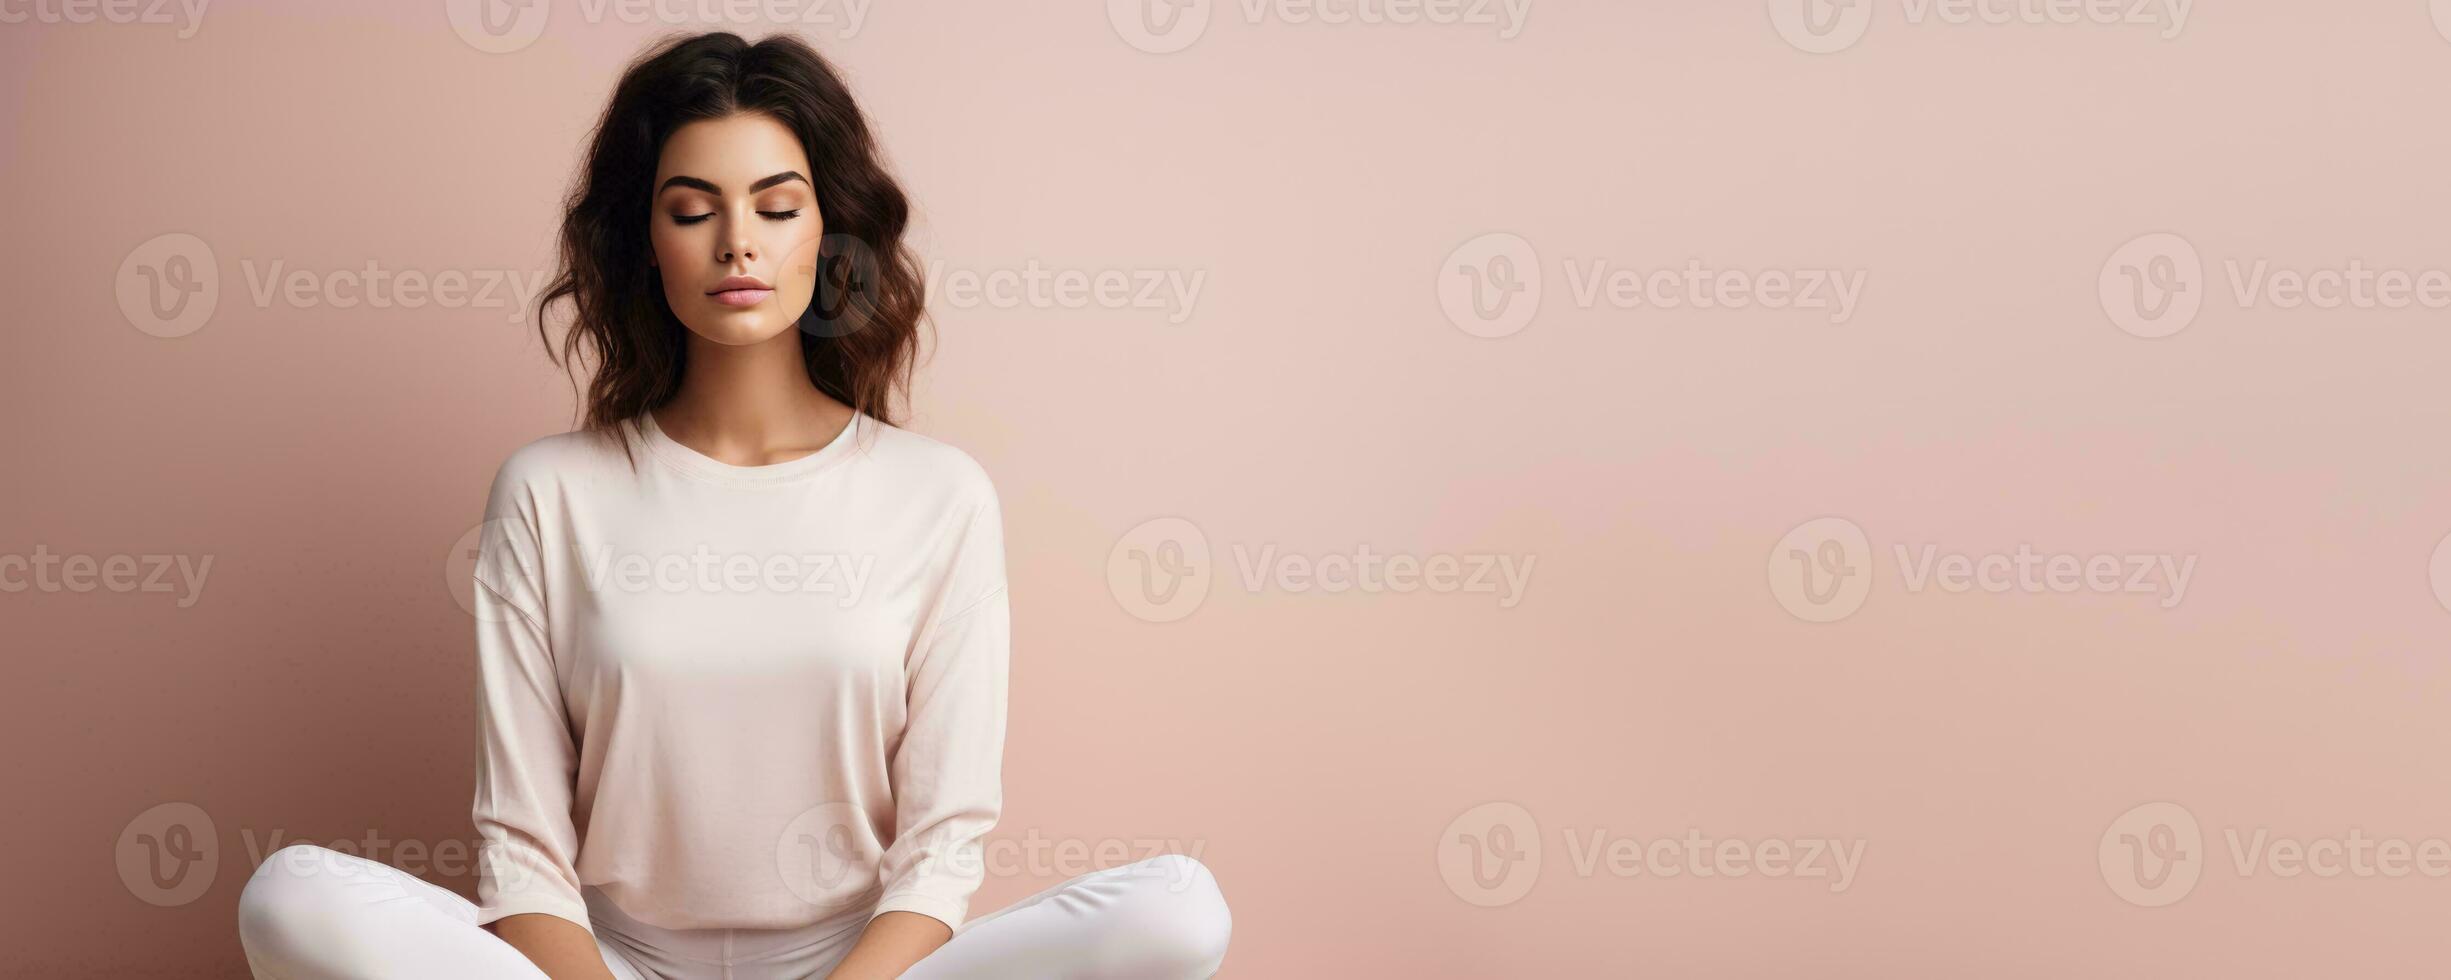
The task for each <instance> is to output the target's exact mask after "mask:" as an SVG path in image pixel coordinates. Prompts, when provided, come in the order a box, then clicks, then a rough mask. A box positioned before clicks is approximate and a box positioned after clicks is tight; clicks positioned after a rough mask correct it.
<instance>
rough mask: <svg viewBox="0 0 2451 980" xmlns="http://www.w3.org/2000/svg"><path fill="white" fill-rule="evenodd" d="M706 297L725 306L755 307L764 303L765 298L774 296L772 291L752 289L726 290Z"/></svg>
mask: <svg viewBox="0 0 2451 980" xmlns="http://www.w3.org/2000/svg"><path fill="white" fill-rule="evenodd" d="M707 295H708V296H709V297H712V298H713V299H714V300H715V302H718V303H721V304H723V305H725V306H756V305H757V304H759V303H763V302H765V301H766V297H768V296H772V295H774V290H771V289H754V288H751V289H726V290H724V291H722V292H717V293H708V294H707Z"/></svg>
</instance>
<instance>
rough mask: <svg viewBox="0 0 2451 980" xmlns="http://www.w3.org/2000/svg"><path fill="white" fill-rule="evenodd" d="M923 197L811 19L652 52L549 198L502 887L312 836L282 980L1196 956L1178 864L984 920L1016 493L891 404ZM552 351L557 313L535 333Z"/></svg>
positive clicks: (280, 967)
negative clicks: (556, 239) (560, 312)
mask: <svg viewBox="0 0 2451 980" xmlns="http://www.w3.org/2000/svg"><path fill="white" fill-rule="evenodd" d="M907 214H908V204H907V202H906V201H905V199H904V197H903V194H902V192H901V190H900V189H899V188H898V187H897V186H896V185H895V183H894V181H893V179H892V178H891V177H890V176H889V175H887V173H886V172H885V171H884V169H883V167H882V165H881V163H880V161H879V160H878V151H877V148H876V146H875V143H874V141H873V139H872V138H871V136H870V135H869V132H868V128H867V124H866V123H865V121H864V120H863V119H862V117H861V114H860V112H859V110H858V108H857V107H856V106H855V105H854V104H853V102H852V99H851V96H850V94H849V92H848V91H847V90H846V89H845V87H844V86H843V84H842V82H841V81H840V79H838V78H837V77H836V76H835V74H834V72H833V71H832V70H831V69H830V68H829V67H828V66H827V65H826V64H825V62H824V61H823V60H822V59H820V58H819V57H818V56H817V54H816V53H815V52H814V51H812V50H810V49H809V48H808V47H807V46H805V45H804V44H802V43H800V42H798V41H796V40H793V39H790V38H788V37H775V38H769V39H767V40H765V41H762V42H760V43H757V44H754V45H752V44H749V43H747V42H745V41H743V40H742V39H740V38H739V37H736V36H734V35H731V34H727V33H714V34H705V35H699V36H695V37H686V38H680V39H676V40H673V41H670V42H667V43H665V44H663V45H661V46H660V47H659V48H657V49H656V50H654V51H651V52H649V53H648V54H647V55H646V56H644V57H642V58H641V59H640V60H639V61H638V62H636V63H635V64H633V65H632V66H631V67H630V69H629V71H628V72H627V73H626V74H625V75H624V77H623V78H622V80H621V82H620V84H619V86H618V87H617V89H616V90H615V92H614V95H613V100H612V104H611V105H610V106H609V107H608V108H607V109H606V111H605V114H604V117H603V119H602V121H601V122H600V124H599V125H598V127H597V130H596V132H595V136H594V142H593V145H592V147H591V149H590V151H589V154H588V158H587V162H586V169H585V172H584V174H583V177H582V180H581V182H580V184H579V186H578V188H577V189H576V190H575V191H574V193H573V194H572V196H571V198H570V200H569V202H568V213H567V214H566V215H565V217H564V220H563V223H562V237H561V259H562V265H563V269H562V271H561V275H560V277H559V278H558V280H557V281H556V282H555V284H554V288H553V289H551V290H550V291H548V292H547V293H546V295H545V297H544V299H543V301H542V302H541V303H540V304H539V308H538V313H539V319H540V321H541V320H542V319H543V312H544V309H545V307H546V306H547V305H549V304H551V303H552V302H554V301H556V300H560V299H567V300H569V301H570V302H571V304H572V307H573V310H574V313H575V316H574V319H573V321H572V323H571V324H570V327H569V332H568V334H567V335H566V336H565V337H564V338H563V340H562V344H561V348H560V350H559V352H558V353H556V354H555V359H556V361H557V362H559V363H564V364H566V365H570V366H573V367H575V366H576V365H577V364H578V363H580V362H581V361H588V362H591V363H592V365H593V376H592V378H591V380H590V383H589V384H588V386H587V396H586V402H587V408H586V418H585V423H584V425H583V427H582V428H581V429H580V430H579V431H575V432H570V433H564V434H561V435H556V436H551V437H547V438H544V439H540V440H537V441H536V442H533V443H530V444H528V445H527V446H524V447H522V448H521V449H519V450H518V451H517V452H515V453H513V454H512V455H511V457H510V458H509V459H508V460H507V461H506V462H505V463H504V464H503V465H502V468H501V470H500V472H499V473H498V474H497V475H496V477H495V479H494V483H493V487H492V491H491V495H490V498H489V500H488V503H487V505H486V522H485V524H484V525H483V531H482V535H481V538H480V542H481V543H480V545H479V547H478V557H477V569H476V574H475V577H476V590H475V602H476V605H475V607H474V612H475V613H476V616H477V620H478V626H477V657H478V676H479V683H478V694H479V701H478V709H479V710H478V739H477V760H476V762H477V782H476V803H475V807H474V813H473V815H474V818H475V822H476V826H477V829H478V832H479V834H480V837H481V838H482V841H481V843H482V847H481V850H480V860H479V879H478V888H477V891H478V900H477V901H476V902H475V903H470V902H468V901H467V900H465V899H462V898H460V897H459V896H457V895H455V894H453V893H451V892H450V891H448V890H446V889H443V888H441V887H439V886H436V885H433V884H430V883H428V882H425V881H423V880H420V879H418V878H416V877H414V876H412V875H409V874H406V873H404V872H401V871H399V870H398V869H395V868H392V867H390V866H388V865H384V864H381V863H379V862H374V861H369V860H366V859H363V858H358V857H355V856H352V855H347V854H341V853H338V852H335V851H331V850H328V849H325V848H320V847H315V846H313V845H296V846H293V847H291V848H287V849H284V850H282V851H279V852H276V853H275V854H274V855H272V857H271V858H270V859H268V860H266V861H265V863H264V865H263V867H261V868H260V869H258V871H257V873H256V875H255V877H254V878H252V879H251V880H250V881H249V882H248V885H247V887H246V890H245V892H244V894H243V896H242V898H241V900H240V924H241V930H240V932H241V939H242V941H243V943H244V945H245V947H246V952H247V958H248V962H249V964H250V966H251V967H252V969H253V970H254V971H255V974H256V976H258V977H278V978H285V980H306V978H320V977H374V976H383V977H392V976H398V977H438V978H470V977H475V978H482V977H526V978H533V977H538V976H546V977H553V978H578V977H591V978H602V977H608V976H609V977H619V978H624V980H630V978H646V977H729V978H742V980H746V978H752V977H777V978H780V977H794V978H797V977H809V976H831V977H833V978H835V980H869V978H881V977H894V976H905V977H917V978H954V977H1117V978H1122V977H1132V978H1170V977H1184V978H1191V977H1205V976H1209V975H1211V974H1213V973H1214V972H1215V971H1216V969H1217V966H1218V964H1219V963H1220V961H1222V959H1223V957H1224V953H1225V946H1226V942H1227V939H1228V937H1229V935H1230V933H1231V928H1232V924H1231V919H1230V917H1229V915H1228V913H1227V910H1226V907H1225V903H1224V899H1223V898H1222V897H1221V895H1220V894H1219V892H1218V890H1217V886H1216V881H1215V878H1214V877H1213V876H1212V875H1211V874H1210V873H1209V872H1208V870H1207V869H1206V868H1204V867H1202V866H1201V865H1200V864H1199V863H1198V862H1196V861H1193V860H1192V859H1190V858H1187V857H1183V856H1180V855H1168V856H1165V857H1160V858H1153V859H1150V860H1147V861H1143V862H1140V863H1137V864H1132V865H1125V866H1122V867H1117V868H1110V869H1106V870H1103V871H1097V872H1092V873H1089V874H1085V875H1081V876H1079V877H1076V878H1073V879H1072V880H1070V881H1066V882H1064V883H1062V884H1059V885H1057V886H1055V887H1053V888H1050V889H1048V890H1046V891H1043V892H1041V893H1039V894H1038V895H1035V896H1033V897H1031V898H1028V899H1024V900H1023V901H1021V902H1020V903H1017V904H1016V905H1014V906H1011V907H1009V908H1006V909H1004V910H1002V911H999V912H997V913H995V914H993V915H988V916H985V917H982V918H977V919H969V920H967V921H966V920H965V917H966V913H967V911H968V905H969V901H970V898H971V895H972V894H973V893H974V892H975V891H976V889H977V887H978V885H979V882H980V880H981V878H982V877H983V876H984V873H985V868H984V866H983V862H982V861H981V859H980V851H981V849H980V840H981V838H982V837H983V836H984V835H985V834H986V833H987V831H988V830H989V829H990V828H991V827H992V826H994V824H995V822H996V820H997V818H998V815H999V813H1000V812H1001V809H1002V785H1001V760H1002V754H1003V740H1004V727H1005V725H1004V722H1005V687H1006V676H1007V674H1006V671H1007V660H1008V633H1007V627H1008V622H1009V612H1008V608H1007V595H1006V591H1005V575H1004V551H1003V533H1002V520H1001V514H1000V508H999V505H998V500H997V495H996V492H995V489H994V487H993V486H992V485H991V484H990V482H989V480H988V478H987V476H986V474H985V473H984V472H983V471H982V470H981V469H980V467H979V466H978V464H977V463H976V462H974V461H973V460H972V459H971V458H970V457H969V456H968V455H966V454H964V453H963V452H961V451H960V450H957V449H954V448H952V447H950V446H947V445H944V444H942V443H939V442H936V441H934V440H931V439H928V438H926V437H923V436H920V435H917V434H915V433H911V432H908V431H905V430H902V429H899V428H896V427H894V426H893V425H891V424H889V423H890V422H891V421H892V420H893V417H894V412H893V405H892V403H893V402H894V401H895V400H896V399H897V398H900V397H906V395H907V386H908V382H909V376H910V371H911V366H912V363H913V360H914V352H915V349H916V347H917V344H918V324H919V321H920V318H921V312H922V298H923V297H922V290H921V284H920V279H919V275H918V271H917V263H916V262H915V261H914V260H913V259H912V258H911V256H910V254H909V253H908V252H907V251H906V249H905V247H904V245H903V243H902V234H903V229H904V224H905V221H906V218H907ZM547 347H548V350H549V351H550V350H552V347H553V345H552V338H551V337H550V336H548V337H547Z"/></svg>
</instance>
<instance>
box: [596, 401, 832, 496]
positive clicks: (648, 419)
mask: <svg viewBox="0 0 2451 980" xmlns="http://www.w3.org/2000/svg"><path fill="white" fill-rule="evenodd" d="M868 423H869V419H868V415H867V413H865V412H862V411H860V410H858V409H852V410H851V421H849V422H846V423H844V424H843V427H842V431H840V432H837V433H835V434H834V438H833V439H832V440H831V441H829V442H827V443H826V444H825V445H824V446H821V447H819V448H818V449H817V451H816V452H813V453H809V454H808V455H806V456H801V457H799V458H797V459H787V460H784V461H782V462H780V463H767V464H765V465H763V466H742V465H740V464H737V463H727V462H724V461H723V460H720V459H716V458H715V457H713V456H709V455H707V454H705V453H702V452H699V451H697V450H695V449H691V448H689V447H688V446H685V445H682V444H681V441H680V440H678V439H674V438H673V437H672V436H671V435H669V434H667V433H665V432H664V427H663V426H660V425H657V424H656V423H655V413H654V412H653V411H642V412H639V413H638V428H639V434H640V435H641V436H643V437H644V438H645V440H646V443H647V450H648V451H649V452H651V453H653V454H654V455H655V457H656V458H657V459H660V460H663V461H664V462H665V463H667V464H669V465H671V466H672V467H673V468H674V469H677V470H680V471H681V472H682V473H683V474H685V475H688V476H692V477H696V478H698V479H701V480H706V481H709V482H712V483H721V484H726V485H730V486H742V487H769V486H776V485H778V484H785V483H797V482H799V481H801V480H805V479H808V478H809V477H812V476H815V475H817V474H818V473H820V472H823V471H824V470H826V469H828V468H830V467H832V466H833V465H834V464H835V463H837V462H840V461H841V460H842V458H843V457H844V456H846V455H848V454H849V453H850V451H851V445H852V443H853V441H854V440H855V438H856V435H857V433H858V432H859V430H860V428H861V427H862V426H863V425H866V424H868Z"/></svg>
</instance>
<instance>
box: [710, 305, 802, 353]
mask: <svg viewBox="0 0 2451 980" xmlns="http://www.w3.org/2000/svg"><path fill="white" fill-rule="evenodd" d="M739 313H740V311H737V310H726V311H724V312H723V313H710V314H707V315H705V316H703V317H700V318H699V320H698V322H697V323H696V324H695V325H692V326H691V327H690V332H691V333H694V334H697V335H698V336H700V337H704V338H706V339H708V340H711V341H714V342H715V343H718V344H722V345H724V346H727V347H749V346H754V345H757V344H762V343H765V342H767V341H769V340H773V339H774V338H776V337H778V336H780V335H782V333H783V331H785V330H787V329H790V327H791V324H789V323H777V322H775V321H774V320H773V319H772V318H770V317H756V316H740V315H738V314H739ZM726 314H732V315H726Z"/></svg>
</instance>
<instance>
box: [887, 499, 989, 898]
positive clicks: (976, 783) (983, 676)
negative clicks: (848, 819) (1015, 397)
mask: <svg viewBox="0 0 2451 980" xmlns="http://www.w3.org/2000/svg"><path fill="white" fill-rule="evenodd" d="M944 597H945V598H944V601H943V603H942V604H941V606H940V612H939V613H938V615H937V616H936V617H935V618H934V620H933V622H932V624H931V625H930V626H929V628H928V629H926V630H925V631H924V632H923V633H922V635H921V636H920V637H919V638H918V640H917V641H916V643H915V644H914V650H913V654H912V656H911V658H910V660H909V667H908V676H907V680H906V685H907V693H906V697H907V699H908V701H907V703H908V709H907V717H906V720H905V723H904V728H903V732H902V738H901V741H900V744H899V745H898V746H897V747H896V749H895V751H894V753H893V756H892V760H891V764H890V768H889V772H890V775H891V778H892V783H893V794H894V815H895V820H894V825H895V834H894V839H893V842H892V843H891V844H890V845H889V846H887V848H886V850H885V854H884V858H883V860H882V862H881V863H880V866H879V869H878V877H879V878H880V880H881V882H882V884H883V886H884V890H883V897H882V898H881V899H880V900H879V901H878V904H877V907H876V910H875V912H874V913H872V914H871V918H873V917H874V916H875V915H881V914H884V913H886V912H892V911H908V912H917V913H920V914H923V915H928V916H932V917H934V918H936V919H938V920H941V921H943V922H944V923H945V924H946V925H947V926H948V927H956V926H959V925H961V924H962V920H963V918H964V916H965V915H966V914H967V913H968V910H969V905H970V898H971V895H972V894H973V893H975V892H977V890H978V887H979V883H980V881H981V880H982V879H983V878H984V877H985V871H986V869H985V866H984V863H983V861H982V860H981V856H980V850H981V847H980V840H981V838H983V837H985V836H986V835H987V832H988V831H989V830H991V829H993V828H994V827H995V825H996V821H997V819H998V818H999V817H1000V816H1002V814H1003V808H1004V792H1003V761H1004V734H1005V690H1006V682H1007V676H1008V671H1009V668H1010V662H1011V610H1010V604H1009V599H1008V596H1007V594H1006V591H1005V579H1004V541H1003V521H1002V517H1001V514H1000V513H999V511H998V503H997V501H996V499H995V497H994V494H993V491H992V489H991V490H989V491H988V497H987V499H986V500H985V502H983V503H982V504H980V505H979V507H978V508H977V509H976V510H974V511H973V512H972V515H971V517H970V520H969V523H968V526H967V527H966V528H964V530H963V532H962V538H961V543H960V545H959V551H958V553H957V554H956V556H955V559H954V567H953V571H952V573H951V574H950V576H949V581H948V585H947V587H946V589H945V592H944Z"/></svg>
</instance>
